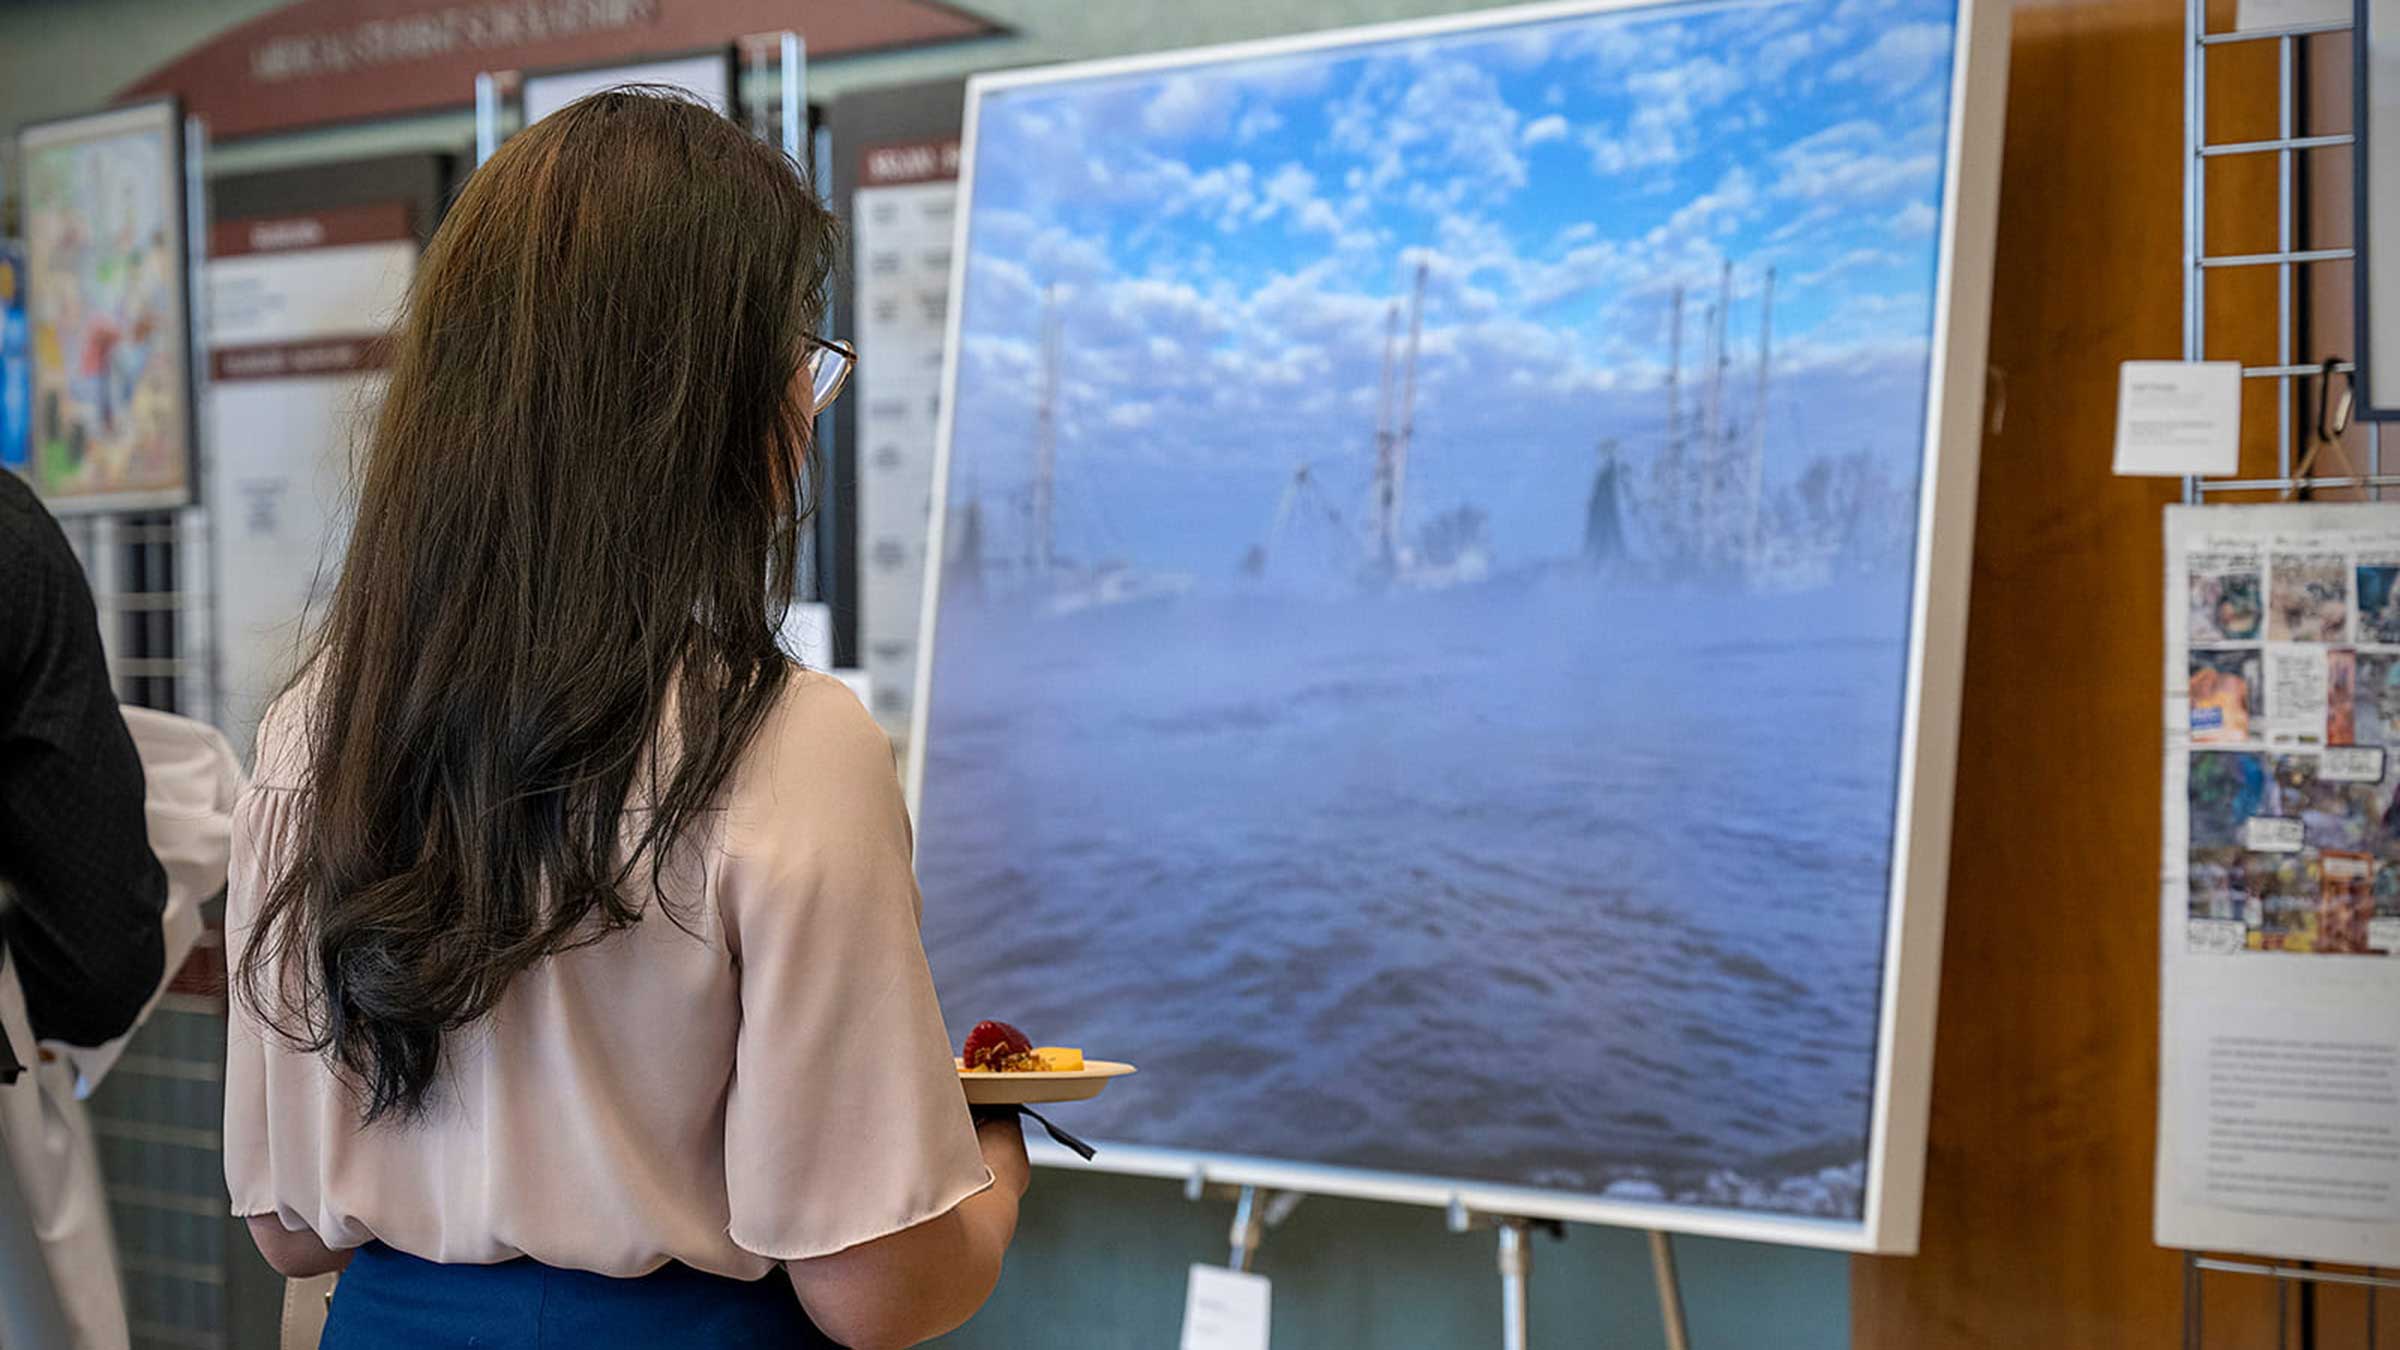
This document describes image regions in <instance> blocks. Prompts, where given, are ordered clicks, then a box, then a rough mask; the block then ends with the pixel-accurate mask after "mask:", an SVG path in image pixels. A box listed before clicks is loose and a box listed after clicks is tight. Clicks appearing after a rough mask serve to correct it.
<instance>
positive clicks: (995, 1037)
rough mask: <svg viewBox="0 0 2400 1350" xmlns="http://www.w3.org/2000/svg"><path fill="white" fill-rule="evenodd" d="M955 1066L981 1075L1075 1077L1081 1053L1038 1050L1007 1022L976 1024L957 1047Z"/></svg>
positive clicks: (1064, 1049)
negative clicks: (1055, 1074)
mask: <svg viewBox="0 0 2400 1350" xmlns="http://www.w3.org/2000/svg"><path fill="white" fill-rule="evenodd" d="M958 1064H959V1067H960V1068H962V1069H968V1070H973V1071H979V1072H983V1073H1075V1072H1078V1071H1080V1070H1081V1069H1082V1068H1083V1052H1082V1051H1081V1050H1078V1049H1075V1048H1073V1047H1072V1046H1058V1045H1045V1046H1042V1047H1040V1048H1038V1049H1037V1048H1035V1046H1034V1044H1033V1041H1032V1040H1031V1039H1029V1038H1028V1037H1027V1036H1026V1035H1025V1033H1024V1032H1022V1031H1019V1030H1017V1029H1016V1028H1015V1027H1012V1026H1010V1025H1009V1024H1008V1023H1006V1022H978V1023H976V1024H975V1029H974V1030H973V1031H970V1032H968V1033H967V1043H966V1044H965V1045H963V1046H960V1047H959V1052H958Z"/></svg>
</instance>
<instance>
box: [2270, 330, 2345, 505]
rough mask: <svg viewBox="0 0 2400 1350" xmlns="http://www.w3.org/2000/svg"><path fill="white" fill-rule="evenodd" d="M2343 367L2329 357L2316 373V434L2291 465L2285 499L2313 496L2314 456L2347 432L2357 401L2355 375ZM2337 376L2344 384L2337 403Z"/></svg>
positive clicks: (2315, 459) (2337, 358)
mask: <svg viewBox="0 0 2400 1350" xmlns="http://www.w3.org/2000/svg"><path fill="white" fill-rule="evenodd" d="M2346 365H2347V363H2346V362H2344V361H2343V360H2342V358H2340V357H2338V356H2328V357H2326V358H2325V360H2324V362H2323V364H2322V365H2320V366H2319V368H2318V370H2317V425H2316V431H2317V434H2316V438H2315V439H2313V440H2311V441H2310V442H2309V445H2308V453H2307V454H2304V455H2302V456H2301V457H2300V462H2299V463H2298V464H2295V465H2293V466H2292V479H2293V483H2292V485H2291V486H2290V487H2287V488H2285V489H2284V495H2285V496H2287V497H2297V498H2298V499H2299V500H2301V501H2308V500H2309V499H2311V498H2312V497H2313V496H2315V489H2314V488H2313V487H2312V486H2310V484H2309V482H2308V480H2309V478H2310V477H2311V476H2312V475H2313V474H2314V473H2315V472H2316V468H2317V456H2318V455H2319V454H2321V453H2323V451H2324V449H2325V447H2326V446H2329V445H2332V444H2334V443H2335V442H2337V441H2339V440H2341V439H2342V433H2343V432H2345V431H2348V430H2349V429H2350V412H2351V409H2352V408H2353V407H2355V406H2356V404H2357V402H2358V376H2357V375H2355V374H2352V373H2351V372H2350V371H2349V370H2347V369H2345V368H2344V367H2345V366H2346ZM2337 374H2338V375H2341V376H2342V377H2343V378H2344V380H2345V381H2346V383H2345V384H2344V385H2343V386H2342V399H2341V402H2339V403H2336V402H2334V401H2333V377H2334V376H2335V375H2337ZM2328 414H2330V416H2328Z"/></svg>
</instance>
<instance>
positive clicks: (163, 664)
mask: <svg viewBox="0 0 2400 1350" xmlns="http://www.w3.org/2000/svg"><path fill="white" fill-rule="evenodd" d="M207 152H208V131H207V128H206V127H205V126H203V125H202V124H201V121H200V119H199V118H197V117H186V118H184V119H183V176H184V181H183V193H184V213H185V221H184V234H185V246H186V249H187V251H188V253H189V255H190V256H189V258H188V260H187V262H186V264H185V268H184V272H185V277H186V292H187V294H186V299H185V312H186V315H187V322H188V325H189V336H188V338H187V340H186V341H185V343H184V348H185V352H186V359H187V360H189V361H190V362H191V367H192V375H191V386H190V387H191V391H192V419H191V421H192V433H191V434H192V438H193V440H192V457H191V459H192V463H193V464H194V465H195V466H198V465H203V464H206V463H207V462H208V457H209V454H210V451H211V449H212V447H211V446H210V445H209V443H208V416H207V407H208V397H209V366H208V357H207V346H208V282H207V269H206V267H205V261H206V258H207V256H208V218H209V211H208V175H207V170H206V162H207V157H208V154H207ZM204 479H205V475H204V474H202V473H200V472H198V471H197V470H195V474H194V484H195V486H194V489H193V490H194V494H195V496H194V503H193V504H191V505H186V506H181V507H176V508H174V509H171V510H160V511H116V512H103V513H100V514H96V515H89V516H80V517H69V518H67V519H66V520H64V521H62V522H61V527H62V529H63V530H64V531H65V533H66V536H67V540H68V542H69V543H70V544H71V545H73V547H74V549H75V551H76V553H77V554H78V555H79V556H80V557H81V559H82V561H83V570H84V575H85V577H87V578H88V579H89V580H90V583H91V588H92V601H93V607H94V609H96V610H97V611H98V613H99V615H100V642H101V648H102V650H103V652H104V654H105V656H106V658H107V661H108V671H109V676H110V678H111V680H112V682H113V683H114V684H115V686H116V689H117V695H118V698H119V699H120V700H121V701H123V702H126V703H131V704H135V705H137V706H140V707H145V708H155V709H158V710H159V711H161V712H176V713H184V714H187V715H193V716H199V717H206V716H208V715H209V714H210V713H211V712H212V711H213V710H214V709H215V707H216V700H217V690H216V678H215V677H216V655H215V653H216V644H215V642H214V640H213V639H212V638H211V637H210V636H209V635H210V634H213V633H214V632H215V631H216V630H215V614H214V612H213V600H212V598H211V597H212V593H213V589H214V588H213V579H212V576H211V571H212V569H211V565H210V559H211V557H212V556H213V550H212V549H211V547H210V535H209V518H208V513H209V509H210V503H208V502H207V501H206V499H205V497H203V496H200V495H199V489H198V486H197V485H198V484H199V483H200V482H202V481H204Z"/></svg>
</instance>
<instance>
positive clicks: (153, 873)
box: [0, 473, 167, 1082]
mask: <svg viewBox="0 0 2400 1350" xmlns="http://www.w3.org/2000/svg"><path fill="white" fill-rule="evenodd" d="M166 900H167V875H166V872H165V870H164V869H163V868H161V867H160V866H159V863H158V859H157V857H155V856H154V855H153V854H152V853H151V851H150V842H149V835H148V833H147V830H146V825H145V822H144V819H143V815H142V764H141V760H140V759H139V758H138V757H137V756H136V755H135V753H134V748H133V738H132V736H131V735H130V734H129V733H128V732H127V731H126V729H125V719H124V716H123V715H122V714H121V713H120V712H119V711H118V709H117V699H116V694H115V692H114V691H113V690H112V689H111V688H110V687H109V681H108V667H107V663H106V661H105V659H104V658H103V656H102V655H101V649H100V625H99V621H98V618H97V616H96V615H95V613H94V610H93V606H92V593H91V588H90V587H89V586H88V585H86V584H85V582H84V579H83V569H82V567H81V566H80V565H79V564H78V563H77V561H76V558H75V553H74V550H73V549H71V548H69V547H68V545H67V539H66V536H65V535H64V534H62V533H61V532H60V531H59V528H58V522H56V521H55V520H52V519H51V518H50V513H49V512H48V511H47V510H45V509H43V507H42V503H41V501H40V499H38V498H36V497H35V496H34V495H33V492H32V490H31V489H30V488H28V487H27V486H26V485H25V484H24V483H23V482H22V481H20V480H19V479H17V478H16V477H15V476H14V475H12V474H7V473H0V952H4V953H5V962H6V966H7V969H8V970H9V972H10V973H12V974H14V975H15V977H16V980H17V983H18V984H19V985H20V986H21V987H22V988H23V990H24V996H25V1011H26V1015H27V1018H28V1020H29V1021H30V1023H31V1026H32V1033H33V1036H34V1038H35V1039H37V1040H45V1041H60V1042H63V1043H65V1044H68V1045H99V1044H101V1043H103V1042H105V1041H109V1040H112V1039H114V1038H115V1037H117V1036H120V1035H123V1034H124V1033H125V1031H126V1030H127V1029H128V1028H129V1027H131V1026H132V1025H133V1022H134V1019H135V1018H136V1017H138V1016H139V1015H140V1013H141V1010H142V1006H143V1004H144V1003H146V1002H147V1001H148V1000H149V998H150V995H151V994H152V993H153V992H154V991H155V990H156V989H157V988H158V982H159V976H160V974H161V966H162V965H163V963H164V961H165V959H166V956H165V944H164V939H163V936H162V930H161V927H160V923H159V916H160V914H161V912H162V911H163V910H164V908H165V906H166ZM32 1054H33V1048H32V1047H31V1046H28V1045H17V1046H12V1047H0V1082H7V1081H13V1080H14V1078H15V1076H16V1073H15V1070H14V1068H13V1067H12V1066H14V1065H16V1064H17V1063H18V1060H19V1059H20V1058H21V1057H30V1056H31V1055H32Z"/></svg>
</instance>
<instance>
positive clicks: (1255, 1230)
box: [1225, 1186, 1267, 1270]
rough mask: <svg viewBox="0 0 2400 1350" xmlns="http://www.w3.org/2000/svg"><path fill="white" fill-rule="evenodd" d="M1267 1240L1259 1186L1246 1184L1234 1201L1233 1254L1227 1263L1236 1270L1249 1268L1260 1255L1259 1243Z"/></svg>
mask: <svg viewBox="0 0 2400 1350" xmlns="http://www.w3.org/2000/svg"><path fill="white" fill-rule="evenodd" d="M1266 1240H1267V1225H1266V1220H1265V1218H1264V1217H1263V1216H1262V1215H1260V1213H1259V1206H1258V1188H1257V1187H1256V1186H1244V1187H1242V1193H1241V1194H1240V1195H1239V1196H1238V1197H1236V1198H1235V1200H1234V1202H1233V1255H1232V1257H1231V1258H1229V1259H1228V1260H1227V1261H1226V1262H1225V1264H1226V1265H1229V1266H1231V1267H1233V1268H1234V1269H1235V1270H1248V1269H1249V1268H1250V1263H1251V1261H1253V1260H1255V1259H1256V1258H1257V1256H1258V1247H1259V1244H1260V1243H1262V1242H1264V1241H1266Z"/></svg>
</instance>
